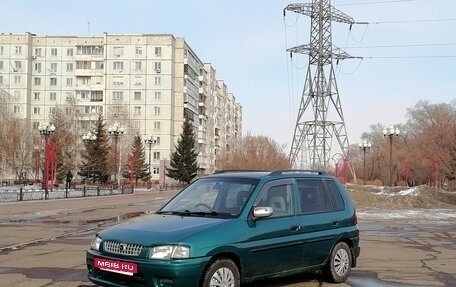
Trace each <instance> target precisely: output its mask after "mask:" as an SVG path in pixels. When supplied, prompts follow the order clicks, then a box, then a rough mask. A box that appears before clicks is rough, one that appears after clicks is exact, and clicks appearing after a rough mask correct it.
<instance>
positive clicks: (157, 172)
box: [152, 167, 160, 174]
mask: <svg viewBox="0 0 456 287" xmlns="http://www.w3.org/2000/svg"><path fill="white" fill-rule="evenodd" d="M152 173H153V174H160V168H159V167H154V168H152Z"/></svg>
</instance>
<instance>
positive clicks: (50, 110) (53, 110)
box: [49, 107, 55, 115]
mask: <svg viewBox="0 0 456 287" xmlns="http://www.w3.org/2000/svg"><path fill="white" fill-rule="evenodd" d="M49 114H50V115H55V107H50V108H49Z"/></svg>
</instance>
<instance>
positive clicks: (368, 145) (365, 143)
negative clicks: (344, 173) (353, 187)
mask: <svg viewBox="0 0 456 287" xmlns="http://www.w3.org/2000/svg"><path fill="white" fill-rule="evenodd" d="M371 146H372V144H371V143H370V142H368V141H367V140H363V142H361V143H359V144H358V147H359V148H360V149H362V150H363V164H364V175H363V182H364V185H366V150H367V149H370V148H371Z"/></svg>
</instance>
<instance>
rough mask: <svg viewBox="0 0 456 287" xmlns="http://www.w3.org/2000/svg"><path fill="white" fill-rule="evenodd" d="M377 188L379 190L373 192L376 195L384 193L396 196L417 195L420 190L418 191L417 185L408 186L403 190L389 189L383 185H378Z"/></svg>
mask: <svg viewBox="0 0 456 287" xmlns="http://www.w3.org/2000/svg"><path fill="white" fill-rule="evenodd" d="M377 189H378V190H379V191H378V192H375V194H376V195H384V196H397V195H400V196H418V195H420V192H419V190H418V187H417V186H414V187H411V188H408V189H404V190H401V191H399V192H394V191H390V190H388V189H387V188H386V187H385V186H379V187H378V188H377Z"/></svg>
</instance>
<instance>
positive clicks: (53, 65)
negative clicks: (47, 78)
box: [50, 63, 57, 73]
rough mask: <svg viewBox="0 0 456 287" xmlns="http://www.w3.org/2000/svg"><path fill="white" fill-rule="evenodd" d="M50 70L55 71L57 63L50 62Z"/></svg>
mask: <svg viewBox="0 0 456 287" xmlns="http://www.w3.org/2000/svg"><path fill="white" fill-rule="evenodd" d="M50 70H51V72H54V73H55V72H57V63H51V69H50Z"/></svg>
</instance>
